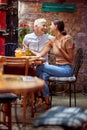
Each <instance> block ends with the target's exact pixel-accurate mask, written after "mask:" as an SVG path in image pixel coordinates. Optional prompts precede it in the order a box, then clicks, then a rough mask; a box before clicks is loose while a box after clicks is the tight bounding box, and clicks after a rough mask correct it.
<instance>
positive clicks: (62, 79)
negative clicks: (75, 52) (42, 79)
mask: <svg viewBox="0 0 87 130" xmlns="http://www.w3.org/2000/svg"><path fill="white" fill-rule="evenodd" d="M54 80H55V81H59V82H60V81H61V82H74V81H76V77H75V76H74V75H73V76H71V77H53V76H51V77H50V78H49V81H54Z"/></svg>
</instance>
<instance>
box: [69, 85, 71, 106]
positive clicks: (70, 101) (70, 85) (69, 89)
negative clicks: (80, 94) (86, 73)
mask: <svg viewBox="0 0 87 130" xmlns="http://www.w3.org/2000/svg"><path fill="white" fill-rule="evenodd" d="M69 107H71V83H69Z"/></svg>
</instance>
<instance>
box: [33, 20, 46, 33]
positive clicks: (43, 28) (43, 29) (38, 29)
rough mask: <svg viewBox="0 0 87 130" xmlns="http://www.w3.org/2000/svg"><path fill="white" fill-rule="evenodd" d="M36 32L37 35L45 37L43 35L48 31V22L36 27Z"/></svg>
mask: <svg viewBox="0 0 87 130" xmlns="http://www.w3.org/2000/svg"><path fill="white" fill-rule="evenodd" d="M34 30H35V33H36V34H37V35H43V34H45V33H46V31H47V25H46V22H42V23H40V24H39V25H36V26H35V27H34Z"/></svg>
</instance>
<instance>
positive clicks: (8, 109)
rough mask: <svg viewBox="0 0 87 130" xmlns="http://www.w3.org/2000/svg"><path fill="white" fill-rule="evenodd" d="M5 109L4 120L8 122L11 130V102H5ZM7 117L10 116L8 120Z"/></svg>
mask: <svg viewBox="0 0 87 130" xmlns="http://www.w3.org/2000/svg"><path fill="white" fill-rule="evenodd" d="M3 110H4V113H3V122H4V123H5V124H7V126H8V129H9V130H12V119H11V103H10V102H9V103H6V104H4V106H3ZM6 117H7V118H8V121H6Z"/></svg>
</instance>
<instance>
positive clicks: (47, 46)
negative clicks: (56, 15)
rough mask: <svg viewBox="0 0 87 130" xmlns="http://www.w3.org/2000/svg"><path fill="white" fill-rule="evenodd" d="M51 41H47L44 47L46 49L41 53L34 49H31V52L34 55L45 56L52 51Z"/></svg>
mask: <svg viewBox="0 0 87 130" xmlns="http://www.w3.org/2000/svg"><path fill="white" fill-rule="evenodd" d="M50 43H51V41H49V42H48V43H47V45H46V46H45V47H44V49H43V50H42V51H41V52H40V53H38V52H35V51H32V50H31V52H32V53H33V54H34V55H36V56H38V57H43V56H45V55H46V54H47V53H48V52H49V51H50V49H51V44H50Z"/></svg>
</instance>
